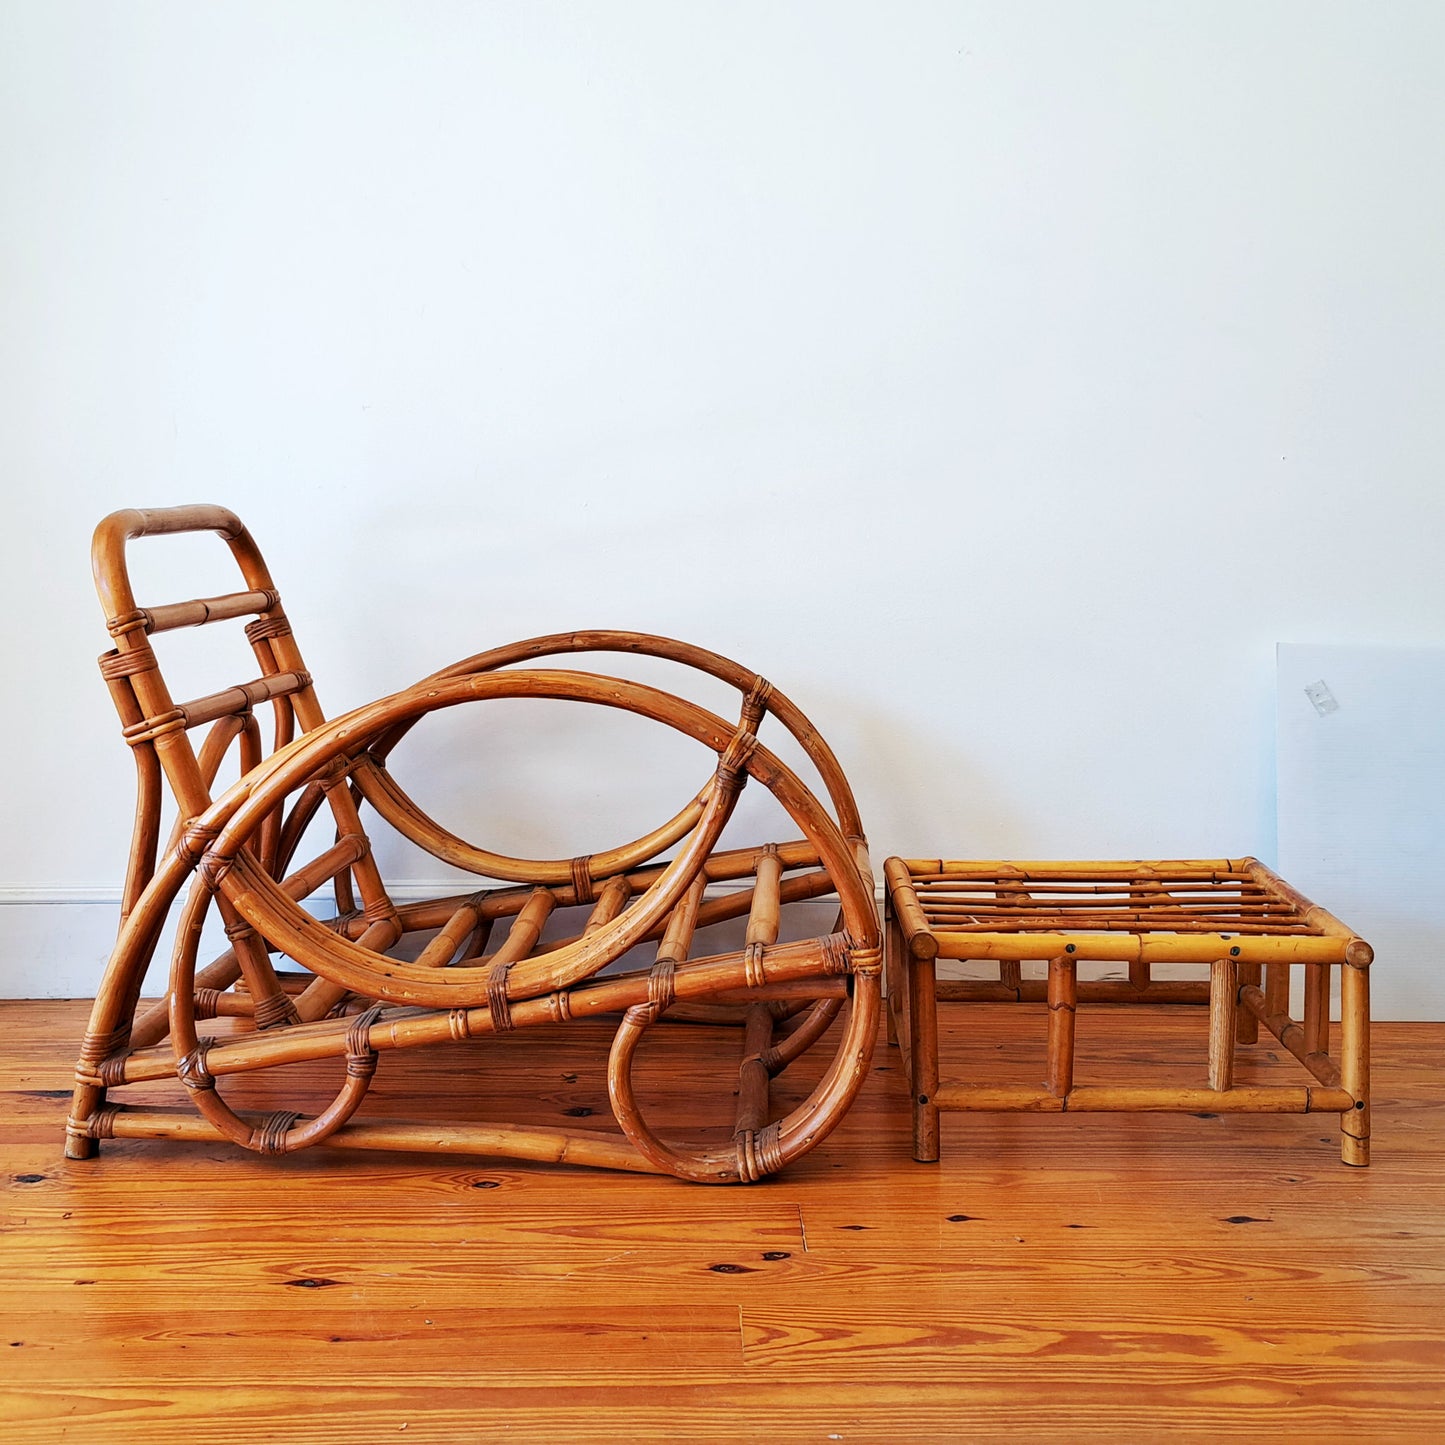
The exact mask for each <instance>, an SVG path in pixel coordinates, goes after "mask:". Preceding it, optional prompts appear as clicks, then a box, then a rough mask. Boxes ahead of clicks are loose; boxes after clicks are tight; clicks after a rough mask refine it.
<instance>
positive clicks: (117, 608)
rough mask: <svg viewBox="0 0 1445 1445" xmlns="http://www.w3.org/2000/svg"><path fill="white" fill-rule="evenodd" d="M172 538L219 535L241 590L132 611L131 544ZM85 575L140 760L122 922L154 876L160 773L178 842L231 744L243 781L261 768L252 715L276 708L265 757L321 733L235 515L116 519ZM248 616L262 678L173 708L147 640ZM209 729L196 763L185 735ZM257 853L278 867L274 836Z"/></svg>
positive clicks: (296, 654)
mask: <svg viewBox="0 0 1445 1445" xmlns="http://www.w3.org/2000/svg"><path fill="white" fill-rule="evenodd" d="M180 532H215V533H217V534H219V535H220V536H221V537H222V538H223V539H224V540H225V542H226V544H227V546H228V547H229V548H230V550H231V555H232V557H233V558H234V559H235V562H236V565H237V567H238V568H239V569H240V573H241V579H242V581H243V583H244V584H245V585H244V590H242V591H240V592H229V593H225V594H223V595H220V596H216V597H203V598H197V599H194V600H192V601H189V602H172V603H167V604H165V605H162V606H159V607H142V606H140V605H139V604H138V603H137V601H136V597H135V592H134V590H133V588H132V586H131V580H130V573H129V570H128V568H127V566H126V546H127V544H128V543H129V542H130V541H132V540H133V539H134V538H137V537H153V536H160V535H165V534H174V533H180ZM91 566H92V570H93V572H94V574H95V585H96V591H97V592H98V593H99V595H100V601H101V606H102V608H103V609H104V612H105V622H106V628H107V630H108V631H109V632H110V635H111V636H112V637H113V638H114V639H115V646H114V648H112V649H111V650H110V651H109V652H107V653H105V654H104V655H103V656H102V657H101V658H100V670H101V674H102V676H103V677H104V678H105V681H106V685H107V687H108V688H109V689H110V695H111V700H112V701H113V702H114V704H115V708H116V711H117V712H118V713H119V714H120V721H121V727H122V729H123V736H124V738H125V740H126V742H127V743H129V744H130V745H131V748H132V750H133V752H134V755H135V759H136V773H137V806H136V821H135V833H134V836H133V838H132V846H131V860H130V869H129V871H128V874H127V878H126V888H125V896H124V900H123V903H122V915H125V914H128V913H129V912H130V910H131V908H132V907H133V906H134V905H135V902H136V900H137V899H138V897H139V895H140V893H141V891H142V890H143V889H144V887H145V885H146V884H147V883H148V882H149V881H150V878H151V876H152V874H153V872H154V870H155V863H156V857H157V847H158V843H159V816H160V784H161V773H162V772H163V773H164V776H165V779H166V781H167V782H168V783H169V785H170V789H171V792H172V793H173V794H174V796H175V800H176V804H177V806H178V808H179V810H180V818H179V821H178V825H177V833H179V832H180V830H181V829H182V828H184V826H185V825H186V824H187V823H188V822H189V821H190V820H191V819H193V818H195V817H196V816H198V815H199V814H200V813H203V812H204V811H205V810H206V808H207V807H208V806H209V805H210V803H211V801H212V798H211V787H212V784H213V783H214V781H215V777H216V773H217V771H218V769H219V767H220V764H221V761H222V759H223V758H224V756H225V754H226V752H227V751H228V750H229V748H230V747H231V745H232V744H233V743H234V742H235V741H236V740H237V738H239V739H240V747H241V765H242V769H243V770H245V769H249V768H251V767H254V766H255V765H256V764H258V763H259V762H260V761H261V760H262V757H263V749H262V744H261V737H260V729H259V727H258V725H257V723H256V720H255V718H254V716H253V715H252V709H253V708H254V707H255V706H256V705H257V704H259V703H263V702H270V703H271V704H272V705H273V707H274V711H275V735H274V739H273V748H280V747H283V746H284V745H285V744H286V743H288V742H289V741H291V739H292V737H293V736H295V735H296V732H297V729H298V727H299V729H300V731H302V732H306V731H309V730H310V729H311V728H314V727H317V726H319V725H320V724H321V723H322V722H324V721H325V716H324V714H323V713H322V711H321V706H320V704H319V703H318V702H317V700H316V694H315V692H314V690H313V689H312V686H311V674H310V673H309V672H307V670H306V666H305V663H304V662H303V661H302V658H301V653H300V650H299V648H298V647H297V645H296V639H295V638H294V637H293V636H292V634H291V627H290V624H289V623H288V622H287V620H286V614H285V613H284V612H283V611H282V610H281V599H280V597H279V595H278V594H277V591H276V587H275V584H274V582H272V580H271V574H270V572H269V571H268V569H267V567H266V563H265V560H264V559H263V558H262V556H261V553H260V550H259V549H258V548H257V546H256V544H255V542H254V541H253V540H252V538H251V534H250V533H249V532H248V531H247V530H246V528H245V526H244V525H243V524H242V522H241V520H240V518H238V517H237V516H236V515H235V514H234V513H233V512H229V511H227V510H226V509H225V508H224V507H212V506H189V507H166V508H158V509H154V510H147V511H139V510H128V511H121V512H113V513H111V515H110V516H108V517H106V518H105V520H104V521H102V522H101V524H100V525H99V526H98V527H97V528H96V529H95V536H94V540H93V542H92V545H91ZM250 615H254V621H252V622H250V623H249V624H248V625H247V627H246V636H247V639H248V640H249V641H250V643H251V647H252V650H253V651H254V653H255V656H256V661H257V663H258V664H259V667H260V674H261V675H260V676H259V677H258V678H256V679H254V680H253V681H250V682H243V683H239V684H237V685H236V686H234V687H229V688H225V689H223V690H221V691H220V692H215V693H211V694H209V695H207V696H205V697H200V698H194V699H192V700H191V701H189V702H181V703H177V702H176V701H175V700H174V699H173V698H172V696H171V692H170V688H169V687H168V686H167V684H166V680H165V677H164V675H163V674H162V672H161V668H160V664H159V662H158V660H157V658H156V654H155V652H154V650H153V649H152V647H151V644H150V639H151V637H152V636H153V635H154V634H156V633H161V632H168V631H171V630H173V629H175V628H179V627H196V626H203V625H205V624H206V623H210V622H219V621H222V620H224V619H228V618H239V617H245V616H250ZM207 723H209V724H211V731H210V733H209V734H208V735H207V737H206V740H205V742H204V743H203V745H202V746H201V749H200V751H199V752H198V751H197V750H196V748H195V747H194V745H193V744H192V742H191V738H190V731H191V729H193V728H197V727H201V726H202V725H204V724H207ZM279 821H280V820H279V818H278V819H277V820H276V828H277V829H279ZM274 831H275V830H273V834H274ZM261 851H262V853H263V854H264V853H266V852H267V851H270V852H271V854H272V859H271V860H270V861H272V862H274V860H275V853H276V839H275V837H274V836H273V837H272V838H271V839H269V840H266V841H263V845H262V850H261Z"/></svg>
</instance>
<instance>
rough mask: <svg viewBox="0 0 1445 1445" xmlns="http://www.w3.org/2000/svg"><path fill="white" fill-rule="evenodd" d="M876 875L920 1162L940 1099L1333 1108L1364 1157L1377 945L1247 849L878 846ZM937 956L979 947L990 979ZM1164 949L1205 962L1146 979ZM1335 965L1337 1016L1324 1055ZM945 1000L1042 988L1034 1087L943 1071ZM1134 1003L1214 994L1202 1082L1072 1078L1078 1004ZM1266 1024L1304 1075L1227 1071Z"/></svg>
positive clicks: (931, 1151)
mask: <svg viewBox="0 0 1445 1445" xmlns="http://www.w3.org/2000/svg"><path fill="white" fill-rule="evenodd" d="M884 876H885V879H886V882H887V900H886V905H885V906H886V926H885V970H886V975H887V983H888V1012H889V1033H890V1036H891V1037H892V1038H894V1039H895V1041H896V1042H897V1043H899V1044H900V1045H901V1046H902V1049H903V1056H904V1071H905V1074H906V1076H907V1077H908V1079H909V1081H910V1085H911V1092H912V1110H913V1155H914V1158H915V1159H918V1160H920V1161H924V1162H928V1161H932V1160H936V1159H937V1158H938V1153H939V1137H938V1136H939V1129H938V1115H939V1111H940V1110H942V1109H960V1110H995V1109H999V1110H1013V1109H1024V1110H1032V1111H1069V1112H1104V1111H1132V1110H1154V1111H1178V1112H1187V1113H1193V1112H1202V1111H1208V1112H1210V1113H1304V1114H1308V1113H1338V1114H1339V1115H1340V1127H1341V1135H1342V1137H1341V1157H1342V1158H1343V1160H1344V1162H1345V1163H1346V1164H1354V1165H1366V1164H1368V1163H1369V1138H1370V1106H1369V1072H1370V1032H1369V1031H1370V1024H1369V965H1370V962H1371V959H1372V958H1373V952H1372V950H1371V948H1370V946H1369V944H1367V943H1366V942H1365V941H1364V939H1362V938H1360V937H1359V936H1358V935H1357V934H1355V932H1354V931H1353V930H1352V929H1350V928H1348V927H1346V926H1345V925H1344V924H1343V923H1341V922H1340V921H1339V920H1338V919H1337V918H1335V917H1334V916H1333V915H1332V914H1330V913H1328V912H1326V911H1325V910H1324V909H1323V908H1320V907H1318V906H1317V905H1315V904H1313V903H1311V902H1310V901H1309V900H1308V899H1307V898H1305V897H1303V896H1302V895H1301V894H1300V893H1299V892H1298V891H1297V890H1296V889H1294V888H1292V887H1291V886H1290V885H1289V884H1288V883H1286V882H1285V881H1284V880H1283V879H1282V878H1280V877H1278V876H1277V875H1276V874H1275V873H1273V872H1271V871H1270V869H1268V868H1267V867H1265V865H1264V864H1263V863H1260V862H1259V861H1258V860H1257V859H1254V858H1237V859H1195V860H1176V861H1169V862H1163V861H1153V862H1096V861H1080V862H1018V863H1001V862H953V861H947V860H942V859H937V858H930V859H916V858H913V859H903V858H889V859H888V860H887V862H886V863H885V864H884ZM940 958H942V959H957V960H963V961H980V960H982V961H988V962H990V963H993V964H996V965H997V977H996V978H995V979H945V980H939V979H938V977H937V964H936V961H937V960H938V959H940ZM1030 961H1034V962H1039V961H1042V962H1045V963H1046V964H1047V968H1048V973H1047V980H1046V981H1045V980H1044V979H1042V978H1032V979H1031V978H1026V977H1024V975H1023V965H1024V964H1025V963H1026V962H1030ZM1087 963H1115V964H1126V965H1127V966H1128V977H1127V979H1123V978H1118V979H1098V978H1088V979H1084V978H1080V977H1079V965H1080V964H1087ZM1166 964H1174V965H1181V964H1182V965H1193V966H1195V967H1196V968H1197V969H1198V970H1199V971H1201V972H1202V974H1203V975H1204V976H1203V977H1201V978H1195V979H1190V978H1186V979H1174V978H1169V979H1164V978H1158V977H1156V976H1155V973H1154V969H1155V968H1156V966H1162V965H1166ZM1336 967H1338V968H1339V970H1340V1012H1341V1019H1340V1027H1339V1042H1338V1052H1337V1054H1331V1052H1330V984H1331V974H1332V971H1333V970H1334V969H1335V968H1336ZM1295 968H1299V969H1302V970H1303V974H1304V979H1303V983H1304V1020H1303V1023H1302V1024H1301V1023H1298V1022H1296V1021H1295V1020H1294V1019H1292V1018H1291V1017H1290V1013H1289V997H1290V974H1291V970H1292V969H1295ZM1178 971H1179V970H1171V972H1178ZM1261 984H1262V986H1261ZM939 999H944V1000H994V1001H1023V1002H1029V1001H1033V1002H1046V1003H1047V1004H1048V1037H1047V1074H1046V1078H1045V1080H1044V1082H1043V1084H1042V1087H1039V1088H1034V1087H1030V1086H1027V1085H1001V1084H992V1083H988V1082H973V1081H967V1082H965V1081H960V1080H953V1079H949V1080H940V1078H939V1064H938V1011H937V1010H938V1000H939ZM1131 1003H1168V1004H1199V1005H1207V1007H1208V1010H1209V1014H1208V1020H1209V1031H1208V1058H1207V1071H1206V1070H1201V1081H1200V1083H1199V1084H1198V1085H1197V1086H1178V1085H1175V1086H1169V1087H1164V1086H1147V1085H1140V1084H1137V1083H1135V1084H1117V1083H1116V1084H1110V1083H1108V1082H1107V1081H1104V1082H1099V1083H1088V1084H1076V1083H1075V1082H1074V1026H1075V1015H1076V1010H1077V1008H1078V1006H1079V1005H1080V1004H1105V1005H1110V1004H1131ZM1260 1024H1263V1025H1264V1027H1265V1029H1266V1030H1267V1031H1268V1032H1269V1033H1270V1034H1271V1035H1273V1037H1274V1038H1275V1039H1276V1040H1278V1042H1279V1043H1280V1045H1282V1046H1283V1048H1284V1049H1286V1050H1288V1052H1289V1053H1290V1054H1292V1055H1293V1056H1294V1057H1295V1059H1297V1060H1298V1061H1299V1063H1300V1064H1301V1065H1303V1068H1304V1070H1305V1071H1306V1078H1305V1079H1304V1081H1303V1082H1301V1083H1299V1084H1297V1085H1280V1084H1268V1085H1262V1084H1261V1085H1238V1086H1236V1084H1235V1082H1234V1064H1235V1050H1236V1045H1239V1044H1253V1043H1255V1042H1257V1040H1258V1036H1259V1025H1260Z"/></svg>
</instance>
